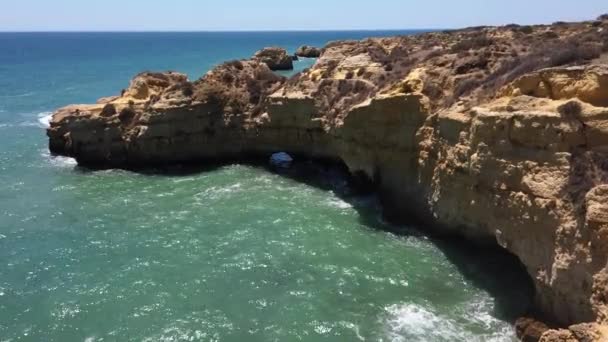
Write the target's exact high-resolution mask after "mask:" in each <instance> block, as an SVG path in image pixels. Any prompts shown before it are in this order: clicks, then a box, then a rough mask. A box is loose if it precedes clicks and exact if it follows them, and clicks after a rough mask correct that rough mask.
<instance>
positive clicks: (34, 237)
mask: <svg viewBox="0 0 608 342" xmlns="http://www.w3.org/2000/svg"><path fill="white" fill-rule="evenodd" d="M400 33H403V34H407V33H409V32H400ZM394 34H396V33H395V32H380V31H378V32H374V35H394ZM368 35H369V32H314V33H310V32H308V33H307V32H293V33H150V34H135V33H133V34H130V33H129V34H120V33H117V34H105V33H99V34H91V33H88V34H87V33H83V34H78V33H74V34H67V33H65V34H64V33H57V34H35V33H32V34H8V33H7V34H0V40H1V41H2V47H3V48H2V49H0V60H1V61H2V62H1V63H0V65H2V66H4V67H2V68H0V146H2V148H0V341H1V342H6V341H11V342H13V341H59V342H66V341H87V342H93V341H228V342H230V341H238V342H241V341H264V342H267V341H408V342H409V341H414V342H415V341H480V342H481V341H511V340H513V330H512V328H511V326H510V324H509V323H508V321H509V319H511V318H512V317H513V316H514V315H515V314H516V313H518V310H519V309H521V307H520V306H519V304H522V303H524V304H525V303H526V300H527V298H528V297H527V289H525V288H521V287H518V286H517V285H518V284H521V283H523V282H524V281H523V280H522V277H524V278H525V276H523V275H522V273H520V272H518V270H515V269H513V267H512V264H511V263H510V262H511V260H510V259H509V260H504V258H503V257H502V256H498V255H496V254H493V253H489V252H481V251H475V250H472V249H471V248H470V246H461V245H459V244H458V243H456V244H448V243H445V242H441V241H432V240H430V239H428V238H426V237H425V236H424V235H422V234H420V233H419V232H417V231H416V230H415V229H413V228H410V229H405V228H404V229H402V230H401V231H400V233H399V234H395V233H391V231H395V230H396V229H395V228H396V227H392V226H389V225H387V224H386V223H384V222H383V221H382V220H381V218H380V217H379V215H378V209H377V205H376V202H375V199H374V198H373V197H354V196H343V193H342V192H341V191H340V190H339V189H341V186H337V187H335V189H338V190H335V191H334V192H332V191H331V190H332V189H334V187H332V186H328V185H327V184H323V185H324V186H321V187H318V186H311V185H307V184H305V183H302V182H297V181H295V180H292V179H290V178H287V177H281V176H279V175H275V174H271V173H269V172H267V171H265V170H263V169H259V168H254V167H249V166H227V167H220V168H217V169H213V170H209V171H208V172H205V173H190V174H182V175H175V174H173V175H170V174H165V175H159V174H150V173H148V174H137V173H132V172H127V171H112V170H110V171H98V172H91V171H87V170H82V169H79V168H78V167H76V165H75V163H74V161H73V160H72V159H69V158H63V157H52V156H50V155H49V154H48V152H47V148H46V144H47V141H46V138H45V136H44V132H43V130H42V129H41V128H42V127H43V126H46V125H48V113H47V112H46V111H48V110H52V109H54V108H58V107H60V106H63V105H66V104H69V103H91V102H94V101H95V99H96V98H97V97H99V96H103V95H112V94H113V93H114V92H115V91H116V90H117V89H121V87H124V86H125V85H126V84H128V82H129V78H130V77H131V76H132V75H134V74H136V73H137V72H139V71H141V70H146V69H148V70H167V69H172V70H180V71H185V72H187V73H188V74H189V75H190V76H191V78H193V79H195V78H197V77H198V76H199V75H201V74H203V73H204V72H206V71H207V70H209V68H210V67H211V66H213V65H214V64H216V63H218V62H219V61H223V60H229V59H234V58H244V57H247V56H251V55H252V54H253V53H254V52H255V51H256V50H257V49H259V48H260V47H261V46H269V45H280V46H285V47H286V48H288V49H289V50H290V51H293V50H295V48H296V47H297V46H299V45H301V44H308V45H317V46H321V45H323V44H324V43H325V42H327V41H329V40H335V39H358V38H362V37H365V36H368ZM107 51H120V53H116V54H114V56H113V58H106V57H105V56H106V55H107ZM144 55H145V56H146V58H144V59H142V58H141V56H144ZM311 63H312V61H308V60H303V61H301V62H298V63H297V68H298V69H300V70H301V69H303V68H305V67H306V66H308V65H310V64H311ZM330 178H331V177H330ZM334 180H335V181H336V183H334V184H333V185H334V186H336V185H341V184H342V182H341V181H339V180H338V179H334ZM308 183H314V182H312V181H309V182H308Z"/></svg>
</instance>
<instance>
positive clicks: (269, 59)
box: [253, 47, 294, 70]
mask: <svg viewBox="0 0 608 342" xmlns="http://www.w3.org/2000/svg"><path fill="white" fill-rule="evenodd" d="M253 59H254V60H257V61H259V62H262V63H264V64H266V65H267V66H268V67H269V68H270V70H293V61H294V58H293V56H290V55H289V54H287V50H285V49H283V48H279V47H267V48H264V49H262V50H260V51H258V52H256V53H255V55H254V56H253Z"/></svg>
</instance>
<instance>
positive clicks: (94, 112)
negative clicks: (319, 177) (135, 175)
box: [47, 21, 608, 341]
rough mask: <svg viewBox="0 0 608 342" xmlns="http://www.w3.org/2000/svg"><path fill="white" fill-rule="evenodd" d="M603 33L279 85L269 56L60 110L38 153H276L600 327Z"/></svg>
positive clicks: (342, 51) (480, 40) (483, 44)
mask: <svg viewBox="0 0 608 342" xmlns="http://www.w3.org/2000/svg"><path fill="white" fill-rule="evenodd" d="M602 25H603V26H602ZM600 26H601V27H599V28H598V26H597V24H595V23H591V22H582V23H566V24H560V25H553V26H528V27H526V28H525V30H524V29H523V28H522V27H518V26H507V27H484V28H472V29H465V30H459V31H458V30H457V31H449V32H434V33H426V34H422V35H416V36H405V37H394V38H371V39H366V40H362V41H340V42H333V43H330V44H328V45H327V46H326V47H325V48H324V52H323V54H322V55H321V57H320V58H319V60H317V62H316V64H315V65H314V66H313V67H312V68H310V69H308V70H306V71H304V72H302V73H300V74H298V75H296V76H294V77H292V78H290V79H286V78H283V77H280V76H278V75H276V74H275V73H273V72H272V71H271V69H270V67H269V66H268V63H267V61H265V60H264V59H263V58H253V59H252V60H247V61H235V62H229V63H225V64H223V65H220V66H218V67H216V68H214V69H213V70H211V71H210V72H209V73H207V74H206V75H205V76H203V77H202V78H201V79H199V80H197V81H195V82H189V81H184V80H183V79H182V78H181V77H179V76H176V75H173V76H171V74H164V75H163V76H161V75H159V74H150V73H148V74H140V75H138V76H137V77H136V79H135V80H134V82H132V84H131V86H130V87H129V88H128V89H126V90H125V91H124V92H123V94H122V95H121V96H117V97H111V98H106V99H104V100H102V101H100V102H99V103H97V104H91V105H76V106H68V107H65V108H62V109H59V110H58V111H57V112H56V113H55V114H54V115H53V118H52V120H51V127H50V128H49V129H48V131H47V134H48V136H49V148H50V149H51V151H52V152H53V153H56V154H62V155H67V156H71V157H74V158H76V160H77V161H78V162H79V163H80V164H83V165H90V166H109V167H132V166H138V165H140V166H141V165H150V164H157V163H163V164H170V163H177V162H192V161H197V162H203V161H205V160H211V159H218V158H229V157H233V158H239V157H240V156H251V155H263V156H266V157H267V156H270V155H271V154H273V153H275V152H276V151H285V152H287V153H290V154H292V155H302V156H305V157H307V158H319V159H328V160H336V161H341V162H343V163H344V164H345V165H346V166H347V167H348V169H349V170H350V172H351V173H352V174H353V175H357V176H358V177H361V178H365V179H369V180H370V184H374V186H375V187H376V189H377V191H378V193H379V196H380V197H381V200H382V203H383V206H384V209H385V211H386V212H387V213H388V214H393V215H391V216H394V217H397V218H399V217H416V218H418V219H420V220H422V221H425V222H428V223H429V226H430V227H435V229H437V230H439V231H441V232H443V233H446V234H457V235H461V236H464V237H466V238H468V239H470V240H474V241H485V242H488V241H492V242H493V243H495V244H496V245H498V246H501V247H502V248H504V249H506V250H508V251H509V252H510V253H512V254H514V255H515V256H517V257H518V258H519V260H520V261H521V263H522V264H523V265H524V266H525V268H526V271H527V272H528V274H529V276H530V279H531V280H532V281H533V283H534V286H535V292H536V297H535V302H534V308H533V309H534V310H533V312H538V313H539V316H542V317H546V318H548V319H550V320H551V321H554V322H556V323H557V324H558V325H559V326H562V327H569V326H572V325H576V324H580V323H589V322H592V323H594V324H597V325H598V326H600V327H603V326H605V325H606V324H608V216H607V215H605V213H606V212H608V205H607V204H606V203H608V191H607V189H608V162H607V161H608V65H607V64H606V62H605V61H606V60H607V58H608V45H606V46H604V45H603V42H605V41H608V21H607V22H602V23H601V24H600ZM600 28H601V30H600ZM548 31H551V32H552V34H551V35H550V37H549V35H547V32H548ZM551 37H553V38H551ZM555 37H557V38H555ZM574 42H578V43H576V44H575V43H574ZM271 55H272V56H274V55H275V53H273V54H271ZM276 55H280V56H286V57H287V58H289V60H290V61H291V57H290V56H288V55H287V53H286V52H285V51H284V50H283V51H281V52H278V53H276ZM468 57H470V58H468ZM281 58H283V57H281ZM463 61H464V62H463ZM271 64H272V63H271ZM108 104H112V105H113V108H110V107H107V105H108ZM104 108H105V109H104ZM577 333H578V334H579V335H581V332H580V331H578V330H577ZM543 334H547V336H550V334H557V335H555V336H561V335H559V334H562V335H563V334H564V333H563V332H559V331H557V330H549V331H548V332H545V333H543ZM581 336H582V335H581ZM547 338H548V337H547ZM555 338H558V337H555ZM553 340H555V339H553ZM544 341H552V340H551V339H545V340H544Z"/></svg>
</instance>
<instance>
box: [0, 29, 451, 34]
mask: <svg viewBox="0 0 608 342" xmlns="http://www.w3.org/2000/svg"><path fill="white" fill-rule="evenodd" d="M451 29H453V28H372V29H357V28H352V29H288V30H280V29H256V30H238V29H237V30H230V29H228V30H21V31H18V30H16V31H9V30H6V31H5V30H0V33H248V32H251V33H265V32H268V33H282V32H285V33H290V32H353V31H359V32H379V31H427V32H429V31H438V30H451Z"/></svg>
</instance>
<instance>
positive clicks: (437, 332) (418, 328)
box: [384, 304, 514, 342]
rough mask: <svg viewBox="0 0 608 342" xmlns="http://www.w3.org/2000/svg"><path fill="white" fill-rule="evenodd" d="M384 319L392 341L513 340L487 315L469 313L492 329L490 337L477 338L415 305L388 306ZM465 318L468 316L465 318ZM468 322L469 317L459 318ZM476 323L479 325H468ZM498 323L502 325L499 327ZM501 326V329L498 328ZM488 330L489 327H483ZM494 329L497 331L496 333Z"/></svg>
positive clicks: (504, 326) (458, 326)
mask: <svg viewBox="0 0 608 342" xmlns="http://www.w3.org/2000/svg"><path fill="white" fill-rule="evenodd" d="M385 311H386V314H387V316H388V317H387V318H386V320H385V322H384V324H385V325H386V328H387V332H386V334H387V337H388V338H389V340H390V341H393V342H405V341H408V342H409V341H412V342H415V341H446V342H448V341H479V342H482V341H483V342H485V341H494V342H507V341H514V336H513V332H512V331H511V330H512V329H510V328H509V327H508V324H507V323H502V322H499V321H498V320H496V319H495V318H492V317H491V316H490V315H489V314H484V313H482V312H472V313H471V315H474V316H477V315H478V314H479V315H481V316H482V321H485V322H484V323H486V324H487V325H491V326H492V327H493V328H495V329H491V330H494V331H493V333H491V334H483V335H478V334H474V333H473V332H471V331H467V330H465V329H464V327H463V323H462V322H456V321H454V320H453V319H451V318H450V317H446V316H443V315H440V314H437V313H436V312H434V311H432V309H429V308H425V307H423V306H421V305H416V304H403V305H391V306H389V307H387V308H385ZM467 316H468V315H467ZM460 318H465V319H471V318H473V317H460ZM472 323H479V322H472ZM501 323H502V324H501ZM499 325H502V327H498V326H499ZM487 327H488V328H489V326H487ZM497 330H498V331H497Z"/></svg>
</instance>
